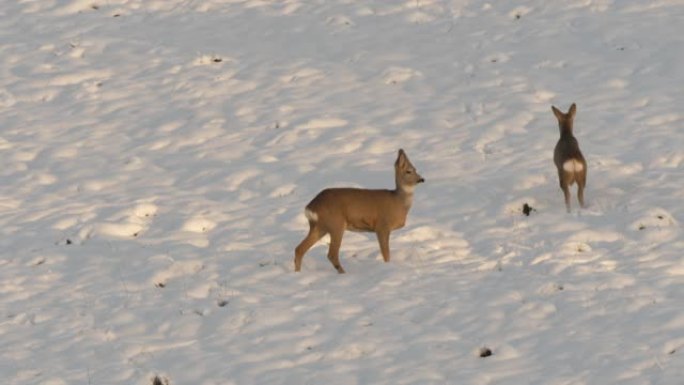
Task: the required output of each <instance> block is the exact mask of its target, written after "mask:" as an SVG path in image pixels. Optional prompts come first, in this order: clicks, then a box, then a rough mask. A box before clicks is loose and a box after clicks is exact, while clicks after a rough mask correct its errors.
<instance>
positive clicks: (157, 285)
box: [154, 282, 166, 288]
mask: <svg viewBox="0 0 684 385" xmlns="http://www.w3.org/2000/svg"><path fill="white" fill-rule="evenodd" d="M154 286H156V287H158V288H164V287H166V284H165V283H164V282H157V283H155V284H154Z"/></svg>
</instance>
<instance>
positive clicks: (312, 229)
mask: <svg viewBox="0 0 684 385" xmlns="http://www.w3.org/2000/svg"><path fill="white" fill-rule="evenodd" d="M324 235H325V233H324V232H322V231H321V229H320V227H318V225H317V224H316V223H315V222H309V234H307V236H306V238H304V239H303V240H302V242H301V243H300V244H299V245H298V246H297V247H296V248H295V258H294V265H295V271H300V270H301V269H302V259H303V258H304V254H306V252H307V251H309V249H310V248H311V246H313V245H315V244H316V242H318V240H319V239H321V238H323V236H324Z"/></svg>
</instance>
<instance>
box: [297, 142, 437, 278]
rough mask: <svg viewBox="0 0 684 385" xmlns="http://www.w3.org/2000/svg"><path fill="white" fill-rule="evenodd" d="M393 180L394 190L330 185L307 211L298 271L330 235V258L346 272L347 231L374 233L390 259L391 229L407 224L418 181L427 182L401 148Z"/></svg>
mask: <svg viewBox="0 0 684 385" xmlns="http://www.w3.org/2000/svg"><path fill="white" fill-rule="evenodd" d="M394 179H395V181H396V187H395V189H394V190H368V189H359V188H329V189H325V190H323V191H321V192H320V193H318V195H316V197H315V198H314V199H313V200H312V201H311V202H309V204H308V205H306V209H305V210H304V214H305V215H306V218H307V219H308V220H309V234H308V235H307V236H306V238H304V240H303V241H302V242H301V243H300V244H299V245H298V246H297V248H295V258H294V265H295V271H300V270H301V268H302V258H303V257H304V254H305V253H306V252H307V251H308V250H309V249H310V248H311V246H313V245H314V244H315V243H316V242H318V240H319V239H321V238H322V237H323V236H325V235H326V234H330V247H329V248H328V259H329V260H330V262H331V263H332V265H333V266H334V267H335V269H337V272H338V273H340V274H342V273H344V269H343V268H342V265H340V255H339V253H340V245H341V244H342V235H343V234H344V231H345V230H350V231H362V232H374V233H375V234H376V235H377V237H378V242H379V243H380V252H381V253H382V258H383V259H384V260H385V262H389V260H390V250H389V237H390V232H391V231H392V230H396V229H399V228H402V227H404V224H405V223H406V215H407V214H408V212H409V209H410V208H411V203H412V202H413V190H414V188H415V187H416V185H417V184H418V183H423V182H425V179H423V177H421V176H420V175H419V174H418V173H417V172H416V168H415V167H413V165H412V164H411V162H410V161H409V159H408V157H407V156H406V153H405V152H404V150H401V149H400V150H399V154H398V156H397V161H396V162H395V163H394Z"/></svg>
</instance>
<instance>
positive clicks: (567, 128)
mask: <svg viewBox="0 0 684 385" xmlns="http://www.w3.org/2000/svg"><path fill="white" fill-rule="evenodd" d="M559 128H560V136H561V138H572V137H573V135H572V123H568V122H565V123H564V124H562V125H560V127H559Z"/></svg>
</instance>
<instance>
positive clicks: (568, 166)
mask: <svg viewBox="0 0 684 385" xmlns="http://www.w3.org/2000/svg"><path fill="white" fill-rule="evenodd" d="M582 169H584V166H583V165H582V162H580V161H579V160H577V159H568V160H566V161H565V163H563V170H565V171H567V172H580V171H582Z"/></svg>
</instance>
